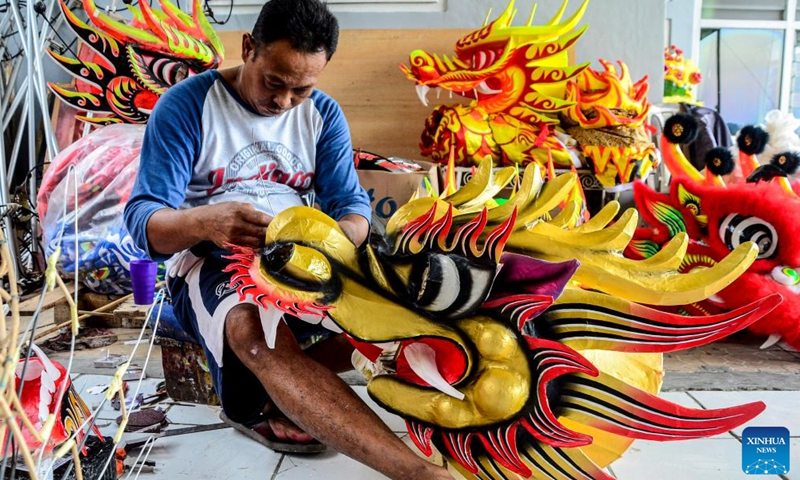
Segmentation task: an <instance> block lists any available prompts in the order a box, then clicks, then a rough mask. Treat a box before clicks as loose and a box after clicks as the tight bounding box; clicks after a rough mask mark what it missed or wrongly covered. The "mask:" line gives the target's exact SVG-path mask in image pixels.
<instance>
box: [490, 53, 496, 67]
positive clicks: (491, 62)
mask: <svg viewBox="0 0 800 480" xmlns="http://www.w3.org/2000/svg"><path fill="white" fill-rule="evenodd" d="M494 59H495V53H494V50H489V65H491V64H493V63H494Z"/></svg>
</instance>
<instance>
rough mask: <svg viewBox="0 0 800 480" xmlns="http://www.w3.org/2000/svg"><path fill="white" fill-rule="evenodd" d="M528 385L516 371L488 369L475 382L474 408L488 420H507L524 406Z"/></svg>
mask: <svg viewBox="0 0 800 480" xmlns="http://www.w3.org/2000/svg"><path fill="white" fill-rule="evenodd" d="M529 387H530V386H529V384H528V382H526V381H525V380H524V379H523V378H522V376H521V375H519V374H518V373H516V372H511V371H508V370H505V369H502V368H492V369H489V370H487V371H485V372H484V374H483V375H482V376H481V377H480V378H479V379H478V381H477V382H475V387H474V389H473V401H474V402H475V408H476V409H477V410H478V411H479V412H480V414H481V415H482V416H483V417H485V418H486V419H488V420H491V421H501V420H507V419H509V418H511V417H513V416H514V415H516V414H518V413H519V412H520V410H522V407H523V406H525V402H526V401H527V400H528V394H529Z"/></svg>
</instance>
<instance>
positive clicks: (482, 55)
mask: <svg viewBox="0 0 800 480" xmlns="http://www.w3.org/2000/svg"><path fill="white" fill-rule="evenodd" d="M484 66H486V52H484V51H483V50H481V51H480V52H478V70H480V69H482V68H483V67H484Z"/></svg>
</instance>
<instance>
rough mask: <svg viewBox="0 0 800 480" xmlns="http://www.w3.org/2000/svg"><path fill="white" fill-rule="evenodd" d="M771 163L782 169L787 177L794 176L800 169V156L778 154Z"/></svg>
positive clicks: (793, 153)
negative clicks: (799, 168)
mask: <svg viewBox="0 0 800 480" xmlns="http://www.w3.org/2000/svg"><path fill="white" fill-rule="evenodd" d="M769 163H771V164H773V165H775V166H776V167H778V168H780V169H781V170H783V171H784V172H786V174H787V175H794V174H795V173H797V168H798V167H800V155H798V154H797V152H782V153H777V154H775V156H774V157H772V161H770V162H769Z"/></svg>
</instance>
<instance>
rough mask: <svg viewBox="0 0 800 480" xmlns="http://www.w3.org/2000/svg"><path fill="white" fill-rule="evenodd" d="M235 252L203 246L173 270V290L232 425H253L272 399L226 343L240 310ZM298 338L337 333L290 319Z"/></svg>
mask: <svg viewBox="0 0 800 480" xmlns="http://www.w3.org/2000/svg"><path fill="white" fill-rule="evenodd" d="M228 255H231V252H229V251H226V250H222V249H219V248H216V247H214V248H209V247H208V246H205V245H204V246H198V247H195V248H192V249H191V251H189V252H184V253H182V254H181V256H180V257H179V258H177V260H176V261H175V263H174V264H172V265H171V266H170V268H169V273H168V281H167V286H168V288H169V292H170V296H171V297H172V306H173V309H174V312H175V316H176V317H177V319H178V320H179V321H180V322H181V323H182V324H183V325H186V326H187V327H189V326H190V327H191V329H192V333H194V335H195V337H196V338H197V340H198V343H200V344H201V345H202V347H203V350H204V351H205V354H206V359H207V360H208V368H209V371H210V373H211V378H212V380H213V382H214V388H215V389H216V391H217V394H218V395H219V397H220V400H221V401H222V408H223V410H224V411H225V414H226V415H227V416H228V418H230V419H231V420H233V421H235V422H238V423H247V422H249V421H252V420H254V419H255V418H256V417H257V416H258V415H259V414H260V413H261V412H262V411H263V409H264V407H265V406H266V404H267V402H268V400H269V397H268V396H267V392H266V391H265V390H264V387H263V386H262V385H261V382H260V381H259V380H258V378H256V376H255V375H254V374H253V373H252V372H251V371H250V370H249V369H248V368H247V367H245V366H244V364H243V363H242V362H241V360H239V358H238V357H237V356H236V354H235V353H234V352H233V351H232V350H231V348H230V347H228V346H227V345H226V343H225V340H224V338H225V337H224V335H225V333H224V332H225V328H224V327H225V317H226V316H227V314H228V312H230V310H231V309H232V308H233V307H235V306H236V305H240V304H247V303H251V304H254V305H256V304H255V302H253V301H251V300H244V301H240V300H239V294H238V293H236V288H235V287H234V286H232V285H230V284H229V281H230V277H231V272H224V270H225V267H227V266H228V265H229V264H230V263H231V260H228V259H226V258H223V257H224V256H228ZM284 321H285V322H286V323H287V325H288V326H289V328H290V329H291V330H292V333H293V334H294V335H295V338H296V339H297V341H298V342H299V343H301V344H302V343H303V342H304V341H306V340H308V339H309V338H310V337H326V336H330V335H331V334H332V332H330V331H329V330H326V329H325V328H323V327H322V326H321V325H313V324H310V323H306V322H304V321H302V320H299V319H297V318H294V317H292V316H289V315H284Z"/></svg>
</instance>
